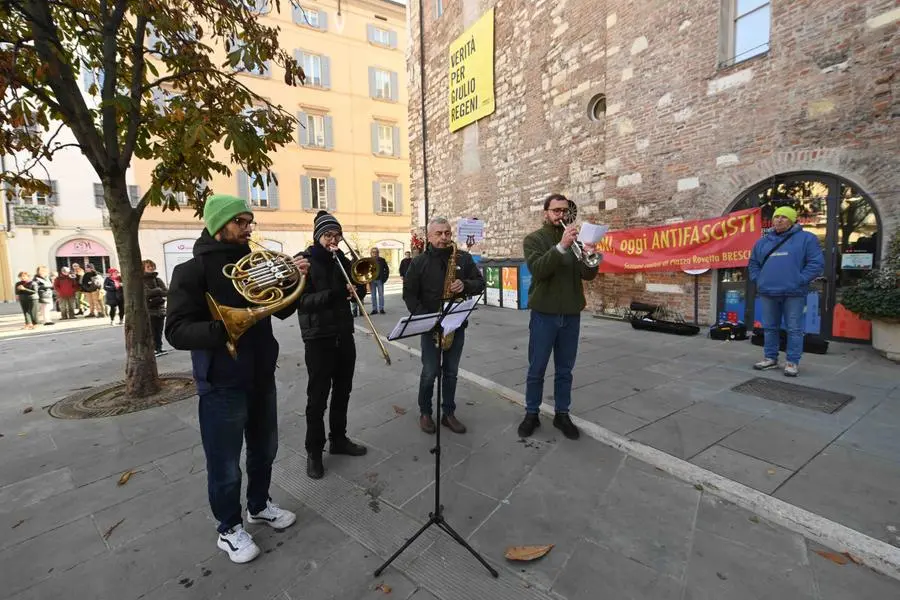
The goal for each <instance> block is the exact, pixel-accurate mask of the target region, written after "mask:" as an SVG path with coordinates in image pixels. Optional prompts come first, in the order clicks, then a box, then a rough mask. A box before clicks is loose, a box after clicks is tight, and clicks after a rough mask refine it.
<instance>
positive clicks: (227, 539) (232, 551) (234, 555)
mask: <svg viewBox="0 0 900 600" xmlns="http://www.w3.org/2000/svg"><path fill="white" fill-rule="evenodd" d="M216 545H217V546H218V547H219V549H220V550H224V551H225V552H227V553H228V558H230V559H231V562H235V563H248V562H250V561H251V560H253V559H254V558H256V557H257V556H259V546H257V545H256V543H255V542H254V541H253V536H252V535H250V534H249V533H247V532H246V531H245V530H244V527H243V526H242V525H235V526H234V527H232V528H231V529H229V530H228V531H226V532H225V533H220V534H219V541H218V542H216Z"/></svg>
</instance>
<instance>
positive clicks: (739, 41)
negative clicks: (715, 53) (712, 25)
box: [720, 0, 772, 66]
mask: <svg viewBox="0 0 900 600" xmlns="http://www.w3.org/2000/svg"><path fill="white" fill-rule="evenodd" d="M722 2H723V5H722V23H721V24H722V27H721V29H722V35H721V41H720V63H721V66H730V65H733V64H736V63H739V62H741V61H745V60H747V59H749V58H753V57H754V56H759V55H760V54H765V53H766V52H768V51H769V36H770V30H771V17H772V14H771V13H772V11H771V2H766V1H765V0H722Z"/></svg>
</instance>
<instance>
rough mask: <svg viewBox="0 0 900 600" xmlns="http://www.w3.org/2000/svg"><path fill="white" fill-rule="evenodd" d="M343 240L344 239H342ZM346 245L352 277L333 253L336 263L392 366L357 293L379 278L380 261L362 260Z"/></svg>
mask: <svg viewBox="0 0 900 600" xmlns="http://www.w3.org/2000/svg"><path fill="white" fill-rule="evenodd" d="M341 239H342V240H343V237H342V238H341ZM343 241H344V243H345V244H347V249H348V250H350V256H351V257H353V260H352V262H351V263H350V273H351V275H352V281H351V275H348V274H347V270H346V269H344V265H343V263H341V259H340V257H339V256H338V254H337V252H333V253H332V254H333V257H334V262H336V263H337V266H338V267H340V269H341V273H343V274H344V279H346V280H347V284H348V285H349V286H350V293H351V294H353V299H354V300H356V304H357V305H358V306H359V310H360V311H362V314H363V316H364V317H365V318H366V322H367V323H368V324H369V329H371V330H372V335H373V336H374V337H375V342H376V343H378V348H379V349H380V350H381V355H382V356H383V357H384V362H385V363H387V364H388V365H390V364H391V357H390V356H389V355H388V351H387V348H385V347H384V342H382V341H381V337H379V335H378V331H376V329H375V325H373V324H372V319H370V318H369V313H367V312H366V308H365V306H363V303H362V300H360V299H359V295H357V293H356V286H355V285H354V283H355V284H356V285H368V284H369V283H371V282H372V281H375V279H376V278H377V277H378V272H379V270H380V269H379V268H378V261H377V260H376V259H374V258H371V257H369V258H360V257H359V256H358V255H357V254H356V252H354V250H353V248H352V247H351V246H350V244H349V243H348V242H347V240H343Z"/></svg>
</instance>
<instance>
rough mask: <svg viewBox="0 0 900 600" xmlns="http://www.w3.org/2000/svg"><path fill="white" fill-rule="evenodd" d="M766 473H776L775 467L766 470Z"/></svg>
mask: <svg viewBox="0 0 900 600" xmlns="http://www.w3.org/2000/svg"><path fill="white" fill-rule="evenodd" d="M766 473H768V474H769V475H774V474H775V469H767V470H766Z"/></svg>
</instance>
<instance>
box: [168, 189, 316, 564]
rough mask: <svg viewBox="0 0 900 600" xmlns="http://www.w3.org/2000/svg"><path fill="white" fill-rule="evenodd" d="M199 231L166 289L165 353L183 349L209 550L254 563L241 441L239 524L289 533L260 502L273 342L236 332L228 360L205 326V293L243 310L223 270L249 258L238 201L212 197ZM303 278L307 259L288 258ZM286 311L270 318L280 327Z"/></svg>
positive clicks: (218, 330)
mask: <svg viewBox="0 0 900 600" xmlns="http://www.w3.org/2000/svg"><path fill="white" fill-rule="evenodd" d="M203 221H204V223H205V224H206V227H205V228H204V230H203V232H202V234H201V235H200V238H199V239H198V240H197V241H196V243H195V244H194V257H193V258H192V259H191V260H189V261H187V262H185V263H183V264H180V265H178V266H177V267H175V271H174V273H173V274H172V282H171V285H170V287H169V297H168V301H169V306H168V313H169V314H168V321H167V322H166V339H168V340H169V343H170V344H172V346H173V347H174V348H177V349H179V350H190V351H191V361H192V363H193V371H194V380H195V382H196V384H197V393H198V395H199V397H200V437H201V438H202V440H203V450H204V452H205V453H206V472H207V485H208V493H209V504H210V507H211V509H212V513H213V516H214V517H215V518H216V520H217V521H218V523H219V525H218V533H219V535H218V539H217V542H216V545H217V546H218V547H219V548H220V549H221V550H224V551H225V552H227V553H228V557H229V558H230V559H231V560H232V561H233V562H236V563H245V562H249V561H251V560H253V559H254V558H256V557H257V556H259V547H258V546H257V545H256V544H255V543H254V542H253V537H252V536H251V535H250V534H249V533H247V531H245V530H244V528H243V519H242V515H241V469H240V457H241V446H242V444H243V440H244V438H245V437H246V439H247V464H246V468H247V522H248V523H263V524H266V525H269V526H271V527H274V528H276V529H284V528H285V527H289V526H290V525H292V524H293V523H294V521H295V520H296V516H295V515H294V513H292V512H290V511H288V510H285V509H283V508H280V507H279V506H278V505H277V504H275V503H273V502H272V501H271V499H270V497H269V484H270V482H271V479H272V463H273V462H274V461H275V454H276V452H277V450H278V421H277V419H278V412H277V406H276V394H275V363H276V361H277V360H278V342H276V341H275V337H274V336H273V335H272V321H271V317H266V318H264V319H260V320H259V321H258V322H257V323H256V324H255V325H253V326H252V327H251V328H250V329H248V330H247V331H246V333H244V334H243V335H242V336H241V338H240V341H239V343H238V348H237V357H236V358H232V357H231V354H229V352H228V350H227V348H226V346H225V344H226V342H227V341H228V334H227V332H226V330H225V325H224V323H222V321H219V320H216V319H214V318H213V316H212V314H211V313H210V309H209V306H208V304H207V301H206V293H207V292H209V293H210V295H212V297H213V298H214V299H215V300H216V302H217V303H218V304H220V305H224V306H230V307H235V308H245V307H250V306H252V304H251V303H250V302H248V301H247V300H246V299H245V298H244V297H243V296H242V295H240V294H239V293H238V292H237V290H236V289H235V288H234V285H232V281H231V280H230V279H228V278H227V277H225V275H224V274H223V273H222V268H223V267H224V266H225V265H227V264H233V263H236V262H238V261H239V260H240V259H241V258H242V257H244V256H246V255H247V254H249V253H250V247H249V245H248V244H249V241H250V234H251V232H252V230H253V226H254V225H255V223H254V221H253V212H252V210H251V208H250V206H248V204H247V201H246V200H244V199H242V198H237V197H235V196H228V195H214V196H211V197H210V198H209V199H208V200H207V201H206V206H204V209H203ZM294 264H295V265H296V266H297V268H299V269H300V271H301V272H302V273H303V274H306V272H307V270H308V268H309V262H308V261H307V260H306V258H303V257H298V258H296V259H294ZM294 309H295V306H290V307H287V308H284V309H283V310H282V311H280V312H278V313H276V314H275V316H277V317H278V318H280V319H286V318H287V317H289V316H290V315H291V314H292V313H293V312H294Z"/></svg>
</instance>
